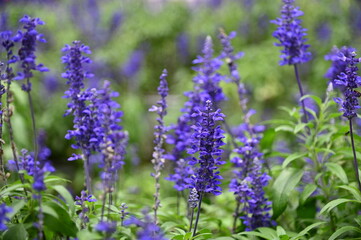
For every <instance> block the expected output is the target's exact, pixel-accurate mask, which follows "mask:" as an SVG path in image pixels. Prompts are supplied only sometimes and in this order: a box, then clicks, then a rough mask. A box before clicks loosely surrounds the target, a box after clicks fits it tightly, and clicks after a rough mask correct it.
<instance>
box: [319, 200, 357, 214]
mask: <svg viewBox="0 0 361 240" xmlns="http://www.w3.org/2000/svg"><path fill="white" fill-rule="evenodd" d="M347 202H357V201H355V200H350V199H346V198H339V199H335V200H332V201H331V202H329V203H327V204H326V205H325V206H324V207H323V208H322V209H321V211H320V214H324V213H325V212H327V213H329V212H330V211H331V210H332V209H334V208H335V207H337V206H338V205H340V204H342V203H347Z"/></svg>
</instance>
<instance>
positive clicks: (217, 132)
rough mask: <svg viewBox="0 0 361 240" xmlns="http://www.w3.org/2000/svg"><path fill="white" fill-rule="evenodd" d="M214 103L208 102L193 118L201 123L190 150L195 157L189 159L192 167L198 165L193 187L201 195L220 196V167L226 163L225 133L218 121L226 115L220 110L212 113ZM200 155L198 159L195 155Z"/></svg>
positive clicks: (196, 127)
mask: <svg viewBox="0 0 361 240" xmlns="http://www.w3.org/2000/svg"><path fill="white" fill-rule="evenodd" d="M211 105H212V102H211V101H209V100H208V101H207V102H206V107H205V109H204V110H203V111H201V110H199V111H198V113H194V114H193V116H196V115H197V116H199V117H200V118H201V121H199V122H197V124H196V125H194V126H193V129H194V133H193V135H192V146H191V148H189V149H188V154H192V155H193V157H191V158H190V159H189V164H190V165H198V166H197V168H196V169H195V175H194V176H193V177H192V183H191V187H192V188H195V189H196V190H197V192H199V193H212V194H214V195H220V194H221V193H222V189H221V188H220V187H219V186H218V185H219V184H220V183H221V182H220V180H221V179H222V177H221V176H220V175H219V171H218V166H219V165H222V164H224V163H225V162H224V161H222V160H221V155H222V153H223V150H222V149H220V147H221V146H223V145H224V142H223V141H222V139H223V138H224V135H223V133H224V131H223V130H222V129H221V127H220V125H216V122H217V121H223V118H224V117H225V115H224V114H222V113H221V112H220V110H219V109H218V110H217V111H215V112H212V108H211ZM196 153H198V154H199V155H198V157H195V156H194V154H196Z"/></svg>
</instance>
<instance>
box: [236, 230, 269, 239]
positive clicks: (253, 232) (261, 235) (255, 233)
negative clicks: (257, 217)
mask: <svg viewBox="0 0 361 240" xmlns="http://www.w3.org/2000/svg"><path fill="white" fill-rule="evenodd" d="M238 235H249V236H256V237H261V238H264V239H270V238H269V236H268V235H267V234H264V233H260V232H255V231H251V232H241V233H239V234H238Z"/></svg>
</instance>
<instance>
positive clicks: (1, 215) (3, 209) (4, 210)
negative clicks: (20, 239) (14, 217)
mask: <svg viewBox="0 0 361 240" xmlns="http://www.w3.org/2000/svg"><path fill="white" fill-rule="evenodd" d="M12 211H13V210H12V208H11V207H8V206H6V204H5V203H2V204H0V231H5V230H7V229H8V227H7V226H6V225H5V223H7V222H8V221H10V219H9V218H8V217H7V216H6V215H7V214H8V213H11V212H12Z"/></svg>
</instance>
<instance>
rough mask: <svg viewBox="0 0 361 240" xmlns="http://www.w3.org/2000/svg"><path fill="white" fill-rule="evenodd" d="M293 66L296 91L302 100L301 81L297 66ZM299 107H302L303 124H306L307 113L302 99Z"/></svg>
mask: <svg viewBox="0 0 361 240" xmlns="http://www.w3.org/2000/svg"><path fill="white" fill-rule="evenodd" d="M293 66H294V70H295V75H296V80H297V84H298V89H299V91H300V95H301V98H302V97H303V96H304V94H303V89H302V83H301V79H300V76H299V73H298V67H297V64H293ZM301 105H302V109H303V117H304V121H305V123H308V117H307V112H306V106H305V100H304V99H303V100H302V101H301Z"/></svg>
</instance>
